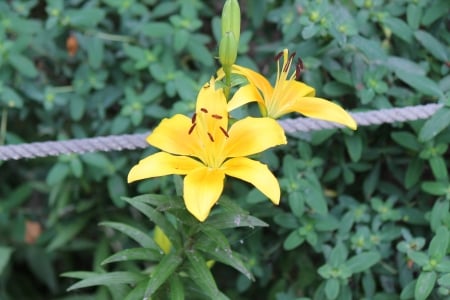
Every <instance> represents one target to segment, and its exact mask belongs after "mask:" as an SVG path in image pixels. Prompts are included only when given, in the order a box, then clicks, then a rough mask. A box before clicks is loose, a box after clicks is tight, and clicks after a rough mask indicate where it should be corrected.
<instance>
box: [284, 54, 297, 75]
mask: <svg viewBox="0 0 450 300" xmlns="http://www.w3.org/2000/svg"><path fill="white" fill-rule="evenodd" d="M294 57H295V52H293V53H291V55H289V58H288V59H287V62H285V65H284V68H283V72H285V73H286V72H287V71H289V68H290V67H291V64H292V60H293V59H294Z"/></svg>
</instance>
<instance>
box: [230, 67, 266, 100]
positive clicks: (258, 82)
mask: <svg viewBox="0 0 450 300" xmlns="http://www.w3.org/2000/svg"><path fill="white" fill-rule="evenodd" d="M232 70H233V73H237V74H241V75H244V76H245V77H246V78H247V80H248V81H249V82H250V83H251V84H254V85H255V86H256V87H257V88H258V89H259V90H260V91H261V93H262V94H263V97H264V99H269V98H270V97H272V93H273V87H272V85H271V84H270V82H269V81H268V80H267V79H266V78H265V77H264V76H262V75H261V74H259V73H258V72H255V71H253V70H251V69H248V68H245V67H242V66H238V65H233V69H232Z"/></svg>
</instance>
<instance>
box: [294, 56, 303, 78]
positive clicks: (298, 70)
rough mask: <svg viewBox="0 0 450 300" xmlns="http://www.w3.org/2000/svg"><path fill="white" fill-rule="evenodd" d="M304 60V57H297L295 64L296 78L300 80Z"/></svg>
mask: <svg viewBox="0 0 450 300" xmlns="http://www.w3.org/2000/svg"><path fill="white" fill-rule="evenodd" d="M303 69H304V68H303V61H302V59H301V58H300V57H299V58H298V59H297V64H296V65H295V80H299V79H300V74H301V72H302V71H303Z"/></svg>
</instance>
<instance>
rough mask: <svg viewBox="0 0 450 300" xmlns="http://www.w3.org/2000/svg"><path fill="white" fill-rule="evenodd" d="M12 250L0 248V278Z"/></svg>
mask: <svg viewBox="0 0 450 300" xmlns="http://www.w3.org/2000/svg"><path fill="white" fill-rule="evenodd" d="M12 253H13V249H12V248H10V247H4V246H0V276H1V275H2V274H3V271H4V269H5V267H6V265H7V264H8V262H9V259H10V257H11V254H12Z"/></svg>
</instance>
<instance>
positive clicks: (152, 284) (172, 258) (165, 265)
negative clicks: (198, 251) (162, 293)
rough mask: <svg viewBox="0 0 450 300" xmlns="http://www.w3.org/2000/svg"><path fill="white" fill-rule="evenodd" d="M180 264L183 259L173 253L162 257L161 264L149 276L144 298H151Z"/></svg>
mask: <svg viewBox="0 0 450 300" xmlns="http://www.w3.org/2000/svg"><path fill="white" fill-rule="evenodd" d="M182 262H183V259H182V258H181V257H180V256H178V255H177V254H176V253H175V252H170V253H169V254H167V255H164V257H163V259H162V260H161V262H160V263H159V264H158V265H157V266H156V267H155V269H154V270H153V272H152V274H151V277H150V280H149V282H148V284H147V288H146V290H145V295H144V296H145V297H150V296H152V295H153V294H154V293H155V292H156V290H157V289H158V288H159V287H160V286H161V285H163V284H164V283H165V282H166V280H167V279H168V278H169V277H170V276H171V275H172V274H173V272H175V270H176V269H177V268H178V266H179V265H181V263H182Z"/></svg>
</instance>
